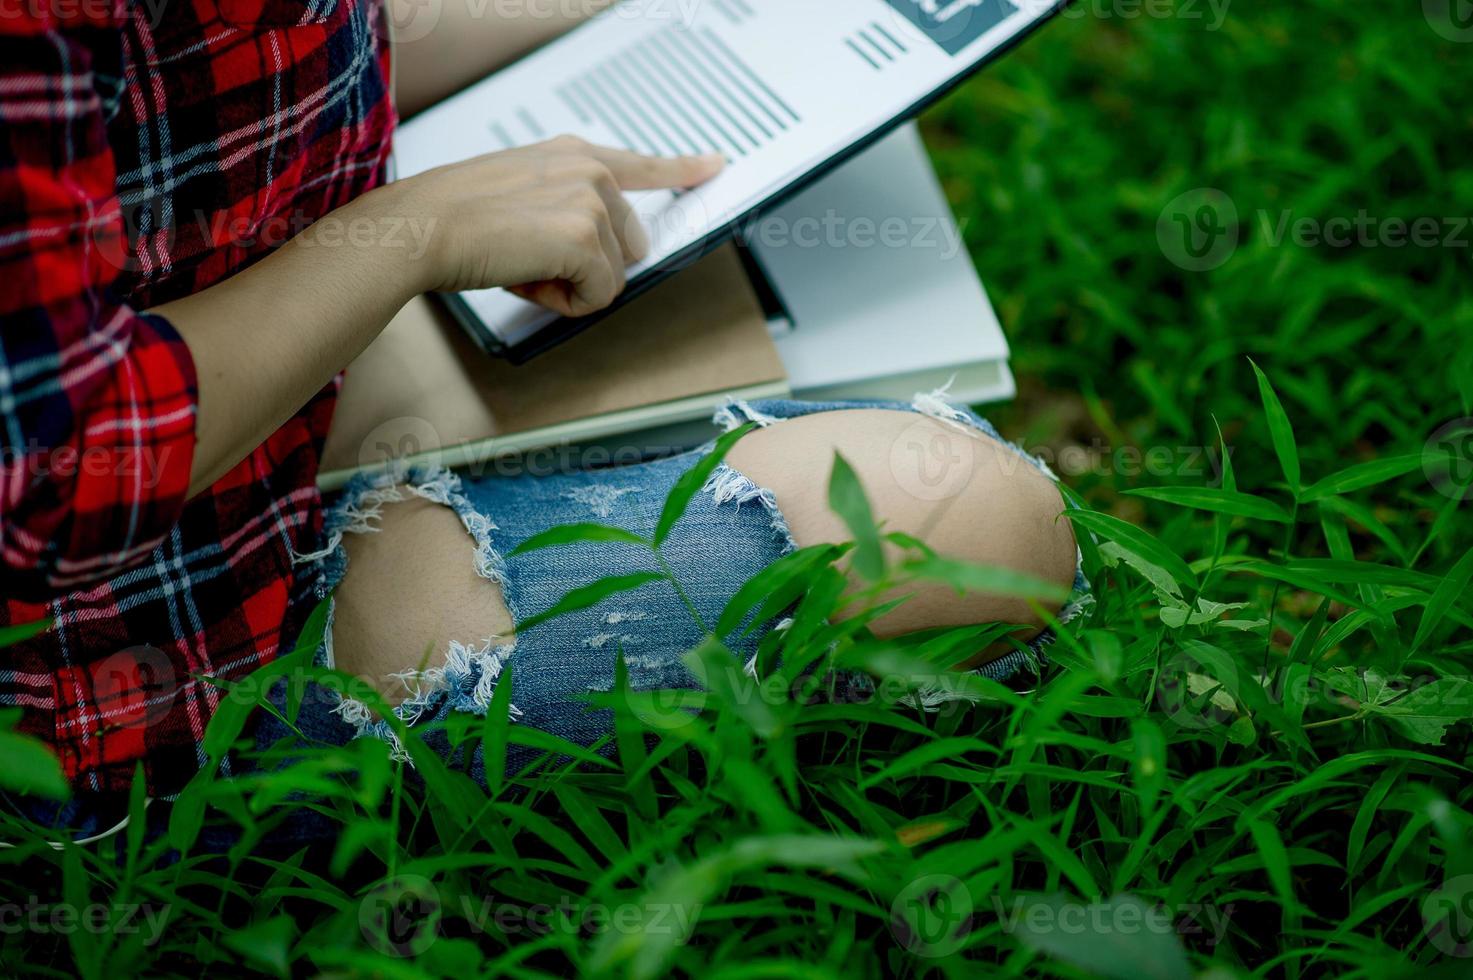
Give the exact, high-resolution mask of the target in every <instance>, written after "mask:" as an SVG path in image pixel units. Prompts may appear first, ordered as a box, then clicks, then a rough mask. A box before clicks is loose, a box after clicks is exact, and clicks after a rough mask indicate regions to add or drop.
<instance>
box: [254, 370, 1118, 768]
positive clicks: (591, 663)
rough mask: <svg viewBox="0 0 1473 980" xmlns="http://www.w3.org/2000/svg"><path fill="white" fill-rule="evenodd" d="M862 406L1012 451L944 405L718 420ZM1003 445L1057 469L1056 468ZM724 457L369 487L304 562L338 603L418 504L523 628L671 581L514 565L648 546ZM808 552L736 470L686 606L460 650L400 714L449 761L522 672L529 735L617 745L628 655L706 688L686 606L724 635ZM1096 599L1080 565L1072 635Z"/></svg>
mask: <svg viewBox="0 0 1473 980" xmlns="http://www.w3.org/2000/svg"><path fill="white" fill-rule="evenodd" d="M854 408H885V409H897V410H903V411H912V412H923V413H925V414H928V415H931V416H933V417H936V418H940V419H942V420H944V421H947V422H949V423H951V424H953V425H956V426H960V427H967V428H970V429H973V430H977V431H979V432H981V433H982V434H983V435H984V436H986V437H990V438H993V439H997V440H998V441H999V442H1003V440H1002V438H1001V436H999V435H998V433H997V431H996V430H995V429H994V428H993V427H992V426H991V425H990V424H989V423H988V422H986V421H985V420H983V419H982V418H980V417H978V416H977V415H975V414H973V413H972V412H969V411H967V410H965V409H959V408H953V407H952V406H950V405H947V404H946V403H945V402H943V401H942V400H941V399H940V398H939V397H937V396H934V395H930V396H920V397H918V398H917V400H916V402H915V403H913V404H909V405H907V404H903V403H890V402H842V403H840V402H834V403H813V402H796V401H756V402H750V403H748V402H736V403H734V404H731V405H729V406H728V407H726V408H724V409H722V410H721V411H720V412H718V413H717V415H716V419H715V422H716V424H717V425H719V426H721V427H723V428H725V429H726V430H728V431H730V430H732V429H734V428H737V427H739V426H741V425H743V424H746V423H748V422H752V423H755V424H757V425H758V426H767V425H772V424H774V423H776V422H778V421H781V420H784V419H790V418H796V417H798V416H802V415H809V414H813V413H817V412H827V411H836V410H841V409H854ZM1004 444H1005V445H1009V448H1010V449H1012V450H1013V451H1016V452H1018V453H1019V454H1020V455H1022V456H1023V458H1024V459H1026V460H1027V461H1028V462H1029V463H1031V464H1032V465H1035V466H1038V467H1039V468H1040V469H1042V470H1043V471H1044V472H1045V473H1047V472H1048V471H1047V468H1046V467H1045V466H1043V464H1042V463H1041V462H1039V461H1037V460H1035V459H1033V458H1032V457H1029V456H1027V455H1026V454H1023V452H1022V450H1020V449H1017V447H1013V446H1011V445H1010V444H1007V443H1004ZM709 449H710V446H709V445H708V446H706V447H703V448H701V449H698V450H695V451H693V452H689V453H685V454H682V455H678V456H672V457H668V458H664V459H659V460H655V461H652V462H646V463H640V464H636V465H632V466H625V467H616V468H611V469H599V470H589V471H581V472H571V473H563V474H559V475H555V476H515V477H504V476H491V477H486V478H481V479H476V480H462V479H461V478H460V477H458V476H456V475H454V474H453V473H450V472H448V471H445V470H440V469H436V470H428V471H426V470H399V471H394V472H385V473H378V474H365V475H362V476H360V477H358V478H356V479H355V480H354V481H353V482H352V483H350V484H349V485H348V486H347V487H346V488H345V489H344V490H343V491H342V492H341V493H340V494H339V495H338V496H337V498H336V500H335V502H333V503H332V504H331V505H330V507H329V512H328V517H327V529H326V530H327V540H326V547H325V548H324V549H323V551H321V552H319V553H317V554H315V555H310V556H303V557H304V560H310V561H314V562H318V563H320V575H319V579H320V593H321V595H323V596H329V595H330V593H331V591H332V589H333V588H334V587H335V586H336V585H337V583H338V582H339V581H341V579H342V577H343V575H344V574H345V572H346V570H347V558H346V554H345V551H344V549H343V547H342V538H343V536H344V535H345V534H351V533H355V532H358V531H363V530H366V529H368V528H370V527H372V522H373V521H374V520H375V519H376V518H377V516H378V514H379V511H380V509H381V508H382V507H383V506H384V505H385V504H388V503H390V502H391V501H395V500H402V499H405V497H406V495H409V494H412V495H415V496H418V497H421V498H424V499H428V500H431V501H434V502H437V503H440V504H444V505H445V506H447V507H451V508H453V509H454V510H455V511H456V513H457V514H458V515H459V516H460V518H461V521H462V522H463V523H464V525H465V529H466V531H467V532H468V533H469V535H470V536H471V538H472V539H473V540H474V543H475V549H476V551H475V559H476V564H477V568H478V570H479V571H480V574H481V575H483V576H484V577H485V578H487V579H490V580H493V581H495V582H497V583H498V584H499V585H500V586H501V589H502V595H503V598H504V600H505V602H506V606H507V608H508V609H509V610H510V611H511V614H512V617H513V619H514V620H515V622H516V623H518V624H521V623H524V622H527V621H528V620H529V619H531V618H532V617H536V616H539V615H540V614H542V613H544V612H546V611H548V610H549V609H551V608H552V607H553V606H554V605H555V604H556V603H557V602H558V600H559V599H561V598H562V597H563V596H564V595H565V594H567V593H568V592H569V591H571V590H573V589H576V588H579V587H581V586H585V585H588V584H589V583H591V582H593V581H595V580H597V579H600V578H603V577H606V576H610V575H626V574H631V573H635V572H639V571H646V570H647V571H656V572H657V571H660V569H658V568H657V567H656V566H655V564H654V559H653V557H652V555H651V554H650V553H649V552H648V551H647V550H646V549H644V548H642V547H639V546H635V545H630V544H623V543H618V542H597V543H577V544H569V545H564V546H562V547H556V548H547V549H542V550H534V551H529V552H526V553H521V554H514V553H513V552H514V550H515V549H516V547H517V546H518V545H519V544H521V543H522V542H524V541H526V540H528V539H529V538H531V537H533V536H534V535H536V534H539V533H541V532H543V531H546V530H548V529H550V528H553V527H557V526H561V525H566V524H573V523H582V522H596V523H600V524H604V525H609V526H613V527H618V528H622V529H624V530H628V531H632V532H634V533H636V534H640V535H644V536H648V535H649V534H650V532H651V531H652V530H653V529H654V527H655V525H656V522H657V521H658V519H659V516H660V512H661V509H662V507H663V504H664V501H665V497H666V494H667V493H668V492H669V491H670V489H671V488H672V487H673V486H674V484H675V482H676V481H677V480H678V479H679V478H680V477H681V475H682V474H684V473H686V472H687V471H689V470H690V469H691V468H692V467H693V466H695V464H696V463H697V462H698V461H699V460H700V459H701V457H702V456H703V455H704V454H705V453H706V452H707V451H708V450H709ZM1049 475H1052V474H1049ZM794 548H795V544H794V541H793V539H792V536H791V535H790V534H789V532H788V528H787V524H786V522H785V521H784V519H783V515H782V513H781V512H780V511H779V509H778V506H777V502H776V500H775V498H774V496H773V494H772V493H771V492H770V491H767V490H764V489H763V488H761V487H758V486H756V485H754V484H753V483H752V482H751V481H750V480H749V479H747V478H746V477H745V476H743V475H742V474H741V473H739V472H737V471H736V470H734V469H731V468H730V467H727V466H725V465H724V464H722V465H721V466H720V467H719V468H718V469H717V470H716V471H715V472H714V473H713V474H712V476H711V477H710V479H709V480H708V481H707V482H706V485H705V486H704V488H703V489H702V492H701V493H698V494H697V495H696V497H695V498H694V499H693V500H692V502H691V504H690V507H689V508H688V509H687V511H686V513H685V517H684V518H683V519H682V520H681V521H680V522H679V523H678V524H677V525H676V526H675V528H674V529H673V531H672V532H671V535H670V538H669V539H667V541H666V543H665V544H664V545H663V547H662V551H663V553H664V555H665V558H666V560H667V561H668V563H669V565H670V571H671V572H672V573H673V576H674V578H675V580H676V581H677V582H680V583H682V585H683V586H684V591H685V593H686V595H685V596H684V598H682V597H681V596H680V595H678V594H677V593H676V591H675V590H674V589H673V588H672V587H671V585H670V583H669V582H668V581H651V582H648V583H646V584H644V585H642V586H640V587H638V588H636V589H633V590H631V591H627V592H621V593H619V594H616V595H613V596H610V597H608V598H606V599H604V600H602V601H600V602H598V603H597V604H595V605H593V606H591V607H589V608H586V609H581V610H577V611H573V612H568V613H565V614H563V615H559V616H557V617H555V618H552V619H549V620H546V621H543V622H539V623H538V624H536V625H534V626H532V627H531V628H521V627H520V626H519V628H518V630H517V633H516V637H515V640H514V641H512V642H509V643H500V642H498V641H495V640H492V641H488V642H486V643H485V644H483V645H481V646H479V647H470V646H465V645H462V644H452V645H451V647H450V649H449V651H448V655H447V657H446V660H445V663H444V664H443V666H437V667H435V668H433V669H430V670H426V671H418V672H416V671H409V672H407V673H406V674H405V675H403V679H404V680H405V682H406V684H407V685H408V686H409V690H410V695H409V696H408V698H407V699H406V700H405V701H404V702H403V703H402V704H401V705H399V706H398V708H397V709H396V711H397V714H398V716H399V718H400V719H401V720H402V721H403V722H405V723H406V724H408V725H415V726H419V725H427V726H428V727H427V728H426V729H425V731H426V741H427V742H429V744H431V745H435V746H437V747H439V746H444V747H446V748H448V742H446V740H445V739H444V738H443V737H441V736H440V735H439V734H437V732H438V731H439V730H440V729H443V728H444V727H445V726H444V725H443V724H441V725H435V724H433V723H436V722H442V723H443V722H446V721H447V720H448V719H449V718H450V717H451V716H452V715H453V714H454V713H457V712H467V713H471V714H474V715H484V713H485V712H486V710H487V708H488V707H489V705H490V703H491V698H492V694H493V692H494V691H495V689H496V685H497V684H498V682H499V681H501V679H502V678H504V677H506V676H508V675H509V676H511V678H512V689H511V692H510V693H511V708H510V715H511V718H512V720H513V722H514V723H515V724H518V725H528V726H533V727H535V728H538V729H541V730H543V731H545V732H549V733H552V734H554V735H557V736H559V737H561V738H564V739H568V740H570V741H573V742H577V743H579V744H582V745H585V746H586V745H590V744H592V743H593V742H595V741H597V740H598V739H599V738H601V737H603V736H605V735H607V734H609V732H610V730H611V727H612V712H611V711H609V710H608V709H604V708H597V707H594V706H591V705H590V703H589V701H590V699H589V698H588V697H587V692H607V691H610V690H611V689H612V687H613V684H614V679H615V667H616V662H617V659H618V657H619V656H621V655H622V657H623V658H624V661H625V665H626V669H627V671H628V682H629V686H630V688H631V689H634V690H642V689H643V690H657V689H670V688H676V689H679V688H692V689H693V688H696V687H697V686H698V682H697V680H696V678H695V677H694V676H693V675H692V673H691V672H690V670H689V669H688V668H687V667H686V666H685V664H684V662H683V659H682V655H683V654H684V653H685V652H686V651H689V650H691V649H693V648H694V647H696V646H697V645H699V644H700V642H701V640H702V638H703V636H704V633H703V630H702V628H701V626H700V625H699V624H698V623H697V622H696V620H695V618H694V617H693V616H692V615H691V609H690V607H688V606H687V605H686V601H689V602H690V603H691V604H692V605H693V606H694V607H695V610H696V612H698V613H699V615H700V617H701V619H702V620H703V621H705V622H708V623H709V622H715V621H716V620H717V619H718V618H719V616H720V613H721V611H722V609H723V608H724V607H725V605H726V603H727V602H728V600H730V599H731V598H732V596H733V594H734V593H735V592H736V590H737V589H738V588H740V586H741V585H742V584H743V583H745V582H746V581H747V580H748V579H749V578H751V577H752V576H753V575H755V574H756V573H758V572H759V571H761V570H762V569H763V568H765V567H766V566H767V565H769V564H770V563H772V562H773V561H775V560H776V559H778V558H780V557H782V556H783V555H784V554H786V553H788V552H789V551H792V550H793V549H794ZM1087 588H1088V587H1087V583H1086V582H1085V579H1084V575H1083V572H1082V570H1080V569H1078V567H1077V566H1076V575H1075V583H1074V590H1073V595H1072V596H1071V597H1070V600H1069V603H1068V605H1067V606H1066V607H1065V609H1064V610H1063V612H1062V613H1061V615H1060V617H1059V619H1060V621H1062V622H1067V621H1069V620H1070V619H1072V618H1074V617H1075V616H1077V615H1079V614H1080V613H1081V612H1082V611H1084V610H1085V609H1087V607H1088V604H1089V601H1090V597H1089V595H1088V591H1087ZM769 628H771V627H769ZM766 632H767V630H766V629H763V630H757V631H755V632H754V633H753V634H752V635H748V636H745V637H741V636H737V635H735V634H734V635H733V636H731V637H727V638H723V639H725V640H726V641H727V643H728V646H729V648H730V649H731V650H732V652H733V653H734V654H736V655H737V656H738V657H739V658H741V660H742V662H743V664H746V665H748V668H749V669H751V666H752V665H754V664H755V658H756V653H757V647H758V644H759V642H760V641H761V639H762V637H763V635H764V634H765V633H766ZM331 635H332V633H331V629H329V630H328V639H327V640H326V641H325V642H324V644H323V645H322V647H321V648H320V649H319V650H318V654H317V659H318V664H319V665H320V666H327V667H331V666H333V651H332V643H331ZM1051 640H1052V636H1051V635H1050V634H1049V633H1047V632H1045V633H1044V634H1042V635H1040V636H1039V637H1037V638H1035V639H1034V640H1033V641H1032V642H1031V643H1030V644H1029V646H1028V648H1027V649H1019V650H1014V651H1012V652H1010V653H1007V654H1005V655H1003V656H1002V657H1001V658H1000V659H997V660H994V661H992V662H991V663H988V664H986V665H984V666H982V667H980V668H978V669H977V670H976V671H975V672H976V673H977V674H979V675H981V676H985V677H988V678H991V679H994V680H1008V679H1010V678H1013V677H1015V676H1017V675H1020V674H1023V673H1032V672H1035V671H1036V670H1037V668H1038V664H1039V661H1040V659H1041V658H1042V655H1043V651H1044V649H1045V647H1046V646H1047V645H1048V644H1049V642H1051ZM835 681H836V683H834V684H831V685H829V690H830V691H831V692H832V691H837V692H838V696H840V697H863V696H864V695H865V693H866V686H867V685H868V684H869V681H868V678H867V677H865V676H863V675H859V674H855V675H853V676H844V677H839V678H836V679H835ZM917 697H918V698H919V699H920V701H921V704H922V706H923V707H925V708H928V709H929V708H935V707H937V706H938V705H940V704H941V703H942V702H943V701H947V700H955V699H958V698H965V697H966V694H965V693H963V692H958V691H955V690H949V691H948V690H939V689H937V690H932V691H926V690H922V691H920V692H917ZM297 725H298V728H299V729H300V731H301V732H302V733H303V734H304V735H306V736H308V737H309V738H311V739H314V740H321V741H325V742H330V743H335V744H342V743H345V742H347V741H348V740H350V739H353V738H360V737H377V738H381V739H384V740H386V741H387V742H389V743H390V744H391V745H392V746H394V749H395V751H396V753H398V754H399V755H400V756H401V757H402V755H403V749H402V747H401V746H399V745H398V742H397V738H396V736H395V734H394V731H393V729H392V728H391V726H390V725H389V724H387V723H386V722H385V721H383V720H382V719H380V718H379V717H378V716H376V715H375V713H374V712H373V711H371V710H370V709H369V708H368V707H367V706H366V705H365V704H363V703H362V702H360V701H356V700H354V699H353V698H351V697H349V696H347V695H345V694H340V693H338V692H327V693H325V694H323V695H322V696H309V697H306V698H305V699H304V700H303V703H302V706H301V708H300V712H299V714H298V717H297ZM288 734H289V730H288V729H287V728H286V727H285V726H284V725H283V724H282V723H281V722H280V721H279V720H277V719H275V718H271V717H268V716H264V715H263V717H262V719H261V721H260V722H259V723H258V728H257V742H258V744H259V745H260V746H261V747H262V748H264V747H265V746H267V745H270V744H271V743H273V742H274V741H276V740H277V739H279V738H282V737H284V736H286V735H288ZM540 755H542V753H541V752H540V751H533V750H531V749H528V748H524V747H521V746H517V745H513V746H511V747H510V751H509V756H508V760H507V765H508V768H509V769H511V770H512V771H516V770H519V769H521V768H522V767H523V766H524V765H526V764H528V763H530V762H532V761H534V760H535V759H536V758H538V757H539V756H540ZM471 775H472V776H473V777H474V778H476V779H478V780H479V779H481V778H482V775H483V773H482V771H481V762H480V759H479V758H475V759H473V760H471Z"/></svg>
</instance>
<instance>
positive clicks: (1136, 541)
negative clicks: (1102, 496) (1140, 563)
mask: <svg viewBox="0 0 1473 980" xmlns="http://www.w3.org/2000/svg"><path fill="white" fill-rule="evenodd" d="M1064 514H1065V516H1067V517H1068V518H1069V520H1071V521H1073V522H1074V523H1075V524H1077V525H1079V526H1080V527H1083V528H1085V529H1086V530H1089V531H1093V532H1094V533H1095V534H1098V535H1099V536H1100V537H1102V538H1106V539H1108V540H1110V541H1114V542H1115V543H1116V544H1118V545H1120V547H1122V548H1124V549H1125V550H1127V551H1130V552H1132V553H1133V554H1136V555H1139V556H1140V557H1141V558H1144V559H1145V560H1146V561H1148V562H1150V563H1151V564H1153V565H1155V566H1157V567H1158V568H1161V569H1163V570H1164V571H1165V572H1166V573H1167V574H1169V575H1170V576H1171V577H1172V578H1173V579H1175V580H1176V581H1178V582H1184V583H1186V584H1187V585H1189V586H1191V587H1192V588H1196V587H1197V576H1196V574H1195V573H1194V572H1193V571H1192V569H1191V567H1190V566H1188V565H1187V563H1186V562H1185V561H1183V560H1182V559H1181V556H1180V555H1178V554H1177V553H1176V552H1174V551H1172V550H1171V549H1170V548H1168V547H1166V546H1165V545H1164V544H1162V543H1161V542H1160V541H1159V540H1157V539H1156V537H1155V536H1154V535H1152V534H1151V533H1150V532H1148V531H1143V530H1141V529H1140V528H1138V527H1136V526H1135V525H1134V524H1130V523H1127V522H1125V521H1122V520H1121V519H1120V518H1118V517H1111V516H1110V515H1109V514H1101V513H1098V512H1097V511H1092V510H1066V511H1065V512H1064Z"/></svg>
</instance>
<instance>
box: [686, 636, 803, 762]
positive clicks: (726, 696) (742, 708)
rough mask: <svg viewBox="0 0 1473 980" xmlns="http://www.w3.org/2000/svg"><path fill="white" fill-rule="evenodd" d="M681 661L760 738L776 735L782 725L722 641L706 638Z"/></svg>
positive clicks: (738, 661)
mask: <svg viewBox="0 0 1473 980" xmlns="http://www.w3.org/2000/svg"><path fill="white" fill-rule="evenodd" d="M684 660H685V662H686V664H687V665H688V666H689V667H690V669H691V671H692V672H693V673H694V674H695V675H696V677H698V678H700V680H701V682H702V686H704V687H705V688H706V689H707V690H708V691H709V692H710V694H711V696H712V697H713V698H715V699H716V700H717V701H718V702H719V703H721V704H722V705H723V706H724V707H726V708H727V709H728V710H730V711H731V713H732V714H733V715H735V716H736V717H738V718H740V719H742V720H743V721H744V722H746V723H747V725H748V726H749V727H750V728H751V729H752V731H753V732H754V733H755V734H756V735H757V736H758V737H759V738H763V739H769V738H772V737H773V736H774V735H776V734H777V733H778V730H779V729H780V728H781V723H780V722H779V721H778V718H777V715H776V714H774V713H773V710H772V707H771V706H770V705H769V704H768V703H767V702H766V701H765V700H763V698H764V692H763V690H762V689H761V686H760V685H759V684H758V683H757V682H756V681H755V680H753V679H752V678H750V677H748V676H747V674H746V672H745V671H744V670H743V669H742V663H741V661H740V660H738V659H737V658H736V655H735V654H733V653H732V652H731V651H730V650H728V649H727V648H726V647H724V646H722V645H721V641H719V640H717V639H716V638H715V637H714V636H708V637H706V639H705V641H704V642H702V643H701V645H700V646H698V647H696V648H695V649H694V650H692V651H691V652H689V653H687V654H686V655H685V657H684Z"/></svg>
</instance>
